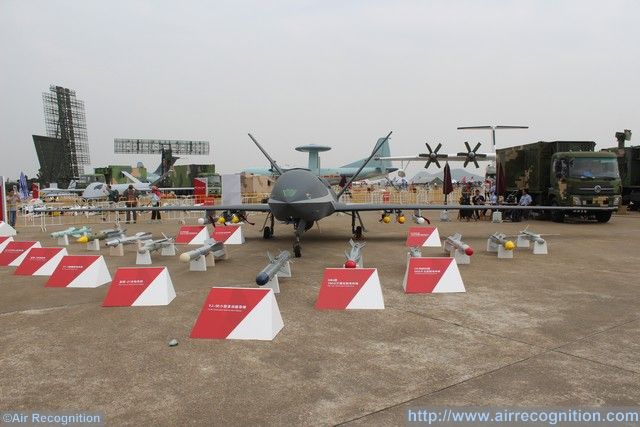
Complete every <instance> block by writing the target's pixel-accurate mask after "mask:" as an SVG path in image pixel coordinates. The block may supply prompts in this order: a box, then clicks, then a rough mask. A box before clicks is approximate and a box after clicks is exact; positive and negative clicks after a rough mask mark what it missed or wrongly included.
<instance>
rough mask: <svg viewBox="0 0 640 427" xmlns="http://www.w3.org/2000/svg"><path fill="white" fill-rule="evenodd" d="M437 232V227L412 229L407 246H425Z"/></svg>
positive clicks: (410, 229)
mask: <svg viewBox="0 0 640 427" xmlns="http://www.w3.org/2000/svg"><path fill="white" fill-rule="evenodd" d="M435 230H436V228H435V227H410V228H409V234H408V235H407V241H406V243H405V246H409V247H417V246H423V245H424V243H425V242H426V241H427V239H428V238H429V237H430V236H431V235H432V234H433V232H434V231H435Z"/></svg>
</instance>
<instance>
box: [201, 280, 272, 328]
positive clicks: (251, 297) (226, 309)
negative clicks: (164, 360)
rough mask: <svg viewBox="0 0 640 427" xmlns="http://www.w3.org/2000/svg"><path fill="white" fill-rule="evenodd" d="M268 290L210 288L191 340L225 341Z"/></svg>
mask: <svg viewBox="0 0 640 427" xmlns="http://www.w3.org/2000/svg"><path fill="white" fill-rule="evenodd" d="M269 291H270V289H243V288H241V289H238V288H212V289H211V291H209V295H208V296H207V299H206V300H205V302H204V306H203V307H202V310H201V311H200V315H199V316H198V319H197V320H196V323H195V325H193V329H192V330H191V335H190V336H191V338H209V339H225V338H227V337H228V336H229V334H231V332H233V330H234V329H235V328H236V327H237V326H238V325H239V324H240V322H242V320H243V319H244V318H245V317H247V315H248V314H249V313H250V312H251V310H253V309H254V308H255V307H256V305H258V303H259V302H260V301H262V299H263V298H264V297H265V296H266V295H267V294H268V293H269Z"/></svg>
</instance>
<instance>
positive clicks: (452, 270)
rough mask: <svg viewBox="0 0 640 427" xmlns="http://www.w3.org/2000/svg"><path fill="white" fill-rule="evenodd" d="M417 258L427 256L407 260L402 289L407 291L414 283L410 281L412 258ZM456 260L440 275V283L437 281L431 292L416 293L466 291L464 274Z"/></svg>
mask: <svg viewBox="0 0 640 427" xmlns="http://www.w3.org/2000/svg"><path fill="white" fill-rule="evenodd" d="M416 259H425V258H409V260H408V261H407V268H406V270H405V273H404V279H403V280H402V289H404V291H405V292H407V287H408V286H411V285H412V284H411V283H409V281H410V280H411V278H410V277H409V272H410V269H411V262H412V261H411V260H416ZM453 261H454V262H451V263H450V264H449V265H448V266H447V268H446V270H445V272H444V273H443V274H442V276H441V277H440V280H438V283H436V285H435V287H434V288H433V290H432V291H431V292H416V293H433V294H436V293H458V292H466V289H465V287H464V282H463V281H462V276H461V275H460V270H459V269H458V263H457V262H455V260H453Z"/></svg>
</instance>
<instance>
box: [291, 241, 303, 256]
mask: <svg viewBox="0 0 640 427" xmlns="http://www.w3.org/2000/svg"><path fill="white" fill-rule="evenodd" d="M293 256H294V257H296V258H300V257H301V256H302V250H301V249H300V244H299V243H296V244H295V245H293Z"/></svg>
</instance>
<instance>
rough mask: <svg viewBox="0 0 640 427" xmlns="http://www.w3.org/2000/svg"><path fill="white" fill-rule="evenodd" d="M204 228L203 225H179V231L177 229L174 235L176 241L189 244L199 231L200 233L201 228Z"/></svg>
mask: <svg viewBox="0 0 640 427" xmlns="http://www.w3.org/2000/svg"><path fill="white" fill-rule="evenodd" d="M206 228H207V227H206V226H205V225H185V226H183V227H180V231H178V235H177V236H176V243H177V244H181V245H188V244H191V243H192V242H193V240H194V239H196V238H197V237H198V235H199V234H200V233H202V230H206ZM205 234H206V231H205ZM205 238H206V235H205ZM203 240H204V239H203ZM200 243H201V242H200Z"/></svg>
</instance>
